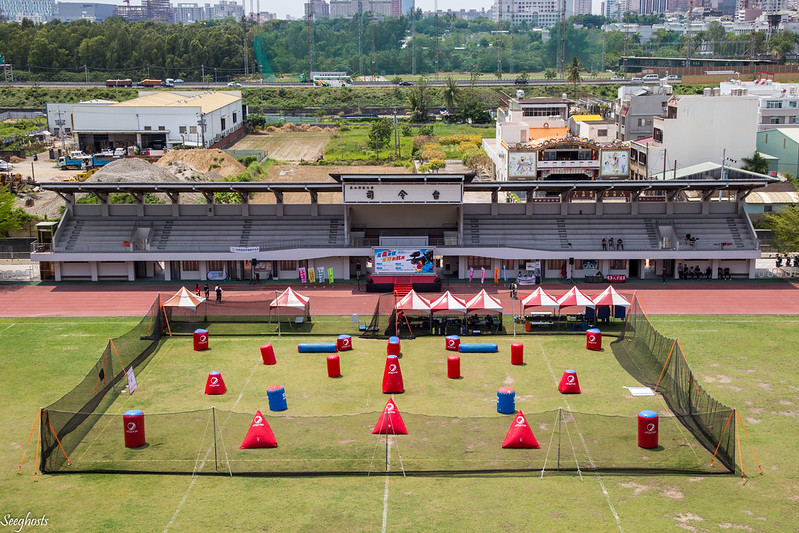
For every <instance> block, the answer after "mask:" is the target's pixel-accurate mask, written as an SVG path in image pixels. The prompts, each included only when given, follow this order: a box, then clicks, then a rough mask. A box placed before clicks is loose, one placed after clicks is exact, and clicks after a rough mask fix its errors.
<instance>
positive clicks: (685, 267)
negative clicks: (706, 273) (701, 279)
mask: <svg viewBox="0 0 799 533" xmlns="http://www.w3.org/2000/svg"><path fill="white" fill-rule="evenodd" d="M682 279H688V265H683V267H682Z"/></svg>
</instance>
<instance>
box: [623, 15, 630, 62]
mask: <svg viewBox="0 0 799 533" xmlns="http://www.w3.org/2000/svg"><path fill="white" fill-rule="evenodd" d="M629 46H630V0H625V2H624V73H625V74H627V58H628V57H629V55H630V49H629Z"/></svg>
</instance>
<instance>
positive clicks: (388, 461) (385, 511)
mask: <svg viewBox="0 0 799 533" xmlns="http://www.w3.org/2000/svg"><path fill="white" fill-rule="evenodd" d="M390 470H391V446H389V447H388V452H387V455H386V488H385V489H384V490H383V529H382V530H381V531H382V533H386V526H387V525H388V478H389V477H390V476H389V475H388V472H389V471H390Z"/></svg>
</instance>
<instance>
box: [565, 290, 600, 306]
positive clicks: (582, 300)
mask: <svg viewBox="0 0 799 533" xmlns="http://www.w3.org/2000/svg"><path fill="white" fill-rule="evenodd" d="M558 306H559V307H560V308H561V309H563V308H564V307H575V306H577V307H595V306H594V301H593V300H592V299H591V298H589V297H588V296H586V295H585V293H584V292H582V291H581V290H580V289H578V288H577V287H572V288H571V289H569V292H567V293H566V294H564V295H563V296H561V297H560V298H558Z"/></svg>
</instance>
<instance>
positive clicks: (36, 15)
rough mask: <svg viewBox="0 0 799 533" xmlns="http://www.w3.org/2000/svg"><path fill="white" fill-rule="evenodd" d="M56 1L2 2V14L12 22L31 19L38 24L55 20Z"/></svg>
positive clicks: (26, 0) (17, 0) (0, 0)
mask: <svg viewBox="0 0 799 533" xmlns="http://www.w3.org/2000/svg"><path fill="white" fill-rule="evenodd" d="M54 12H55V1H54V0H0V14H2V15H3V16H4V17H5V18H6V20H8V21H11V22H22V19H29V20H31V21H33V22H35V23H37V24H42V23H45V22H50V21H51V20H53V13H54Z"/></svg>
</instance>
